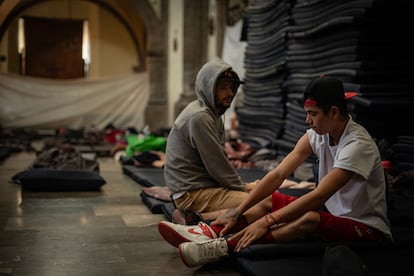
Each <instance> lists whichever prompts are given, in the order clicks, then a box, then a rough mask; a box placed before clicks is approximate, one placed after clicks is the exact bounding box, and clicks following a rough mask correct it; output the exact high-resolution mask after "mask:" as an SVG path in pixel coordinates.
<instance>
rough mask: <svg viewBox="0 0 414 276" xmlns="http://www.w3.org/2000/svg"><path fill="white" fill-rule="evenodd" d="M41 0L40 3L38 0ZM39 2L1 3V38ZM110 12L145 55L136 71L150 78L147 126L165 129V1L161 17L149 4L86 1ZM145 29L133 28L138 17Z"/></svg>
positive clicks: (7, 0)
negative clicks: (146, 73) (14, 22)
mask: <svg viewBox="0 0 414 276" xmlns="http://www.w3.org/2000/svg"><path fill="white" fill-rule="evenodd" d="M40 1H41V0H40ZM40 1H39V0H4V1H3V2H2V3H1V8H2V13H0V38H1V37H2V36H3V34H4V33H5V31H6V30H7V28H8V27H9V25H10V23H11V22H12V20H13V19H14V18H15V17H16V16H18V14H20V13H21V12H22V11H23V10H25V9H27V8H28V7H30V6H32V5H34V4H38V3H39V2H40ZM85 1H89V2H93V3H95V4H97V5H99V6H102V7H105V8H107V9H108V10H110V11H111V12H112V13H113V14H114V15H115V16H117V17H118V18H120V19H121V21H122V23H123V24H124V25H125V27H126V29H127V30H128V31H129V32H130V34H131V36H132V37H133V40H134V42H135V43H136V48H137V51H142V52H144V56H143V57H142V60H140V64H143V66H141V67H140V68H138V70H139V71H147V72H148V74H149V76H150V90H151V91H150V95H151V96H150V100H149V103H148V106H147V111H146V123H147V124H148V125H149V127H150V128H151V129H157V128H159V127H165V126H166V122H167V116H168V112H167V109H168V108H167V106H168V103H167V86H166V85H167V81H166V80H167V71H166V68H167V46H166V45H167V33H166V30H167V23H168V0H161V1H160V3H161V14H162V16H160V18H158V16H157V15H156V13H155V12H154V10H153V8H152V6H151V4H150V3H149V2H148V1H142V0H134V1H117V0H103V1H97V0H85ZM138 17H139V18H141V20H142V23H143V24H144V26H145V34H142V33H140V30H139V29H137V28H136V26H137V25H138V24H136V20H137V18H138Z"/></svg>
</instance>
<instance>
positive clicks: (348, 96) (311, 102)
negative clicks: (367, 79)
mask: <svg viewBox="0 0 414 276" xmlns="http://www.w3.org/2000/svg"><path fill="white" fill-rule="evenodd" d="M355 96H358V93H357V92H345V96H344V98H345V100H349V99H351V98H353V97H355ZM303 105H304V106H317V105H318V103H317V101H315V100H311V99H307V100H305V102H304V103H303Z"/></svg>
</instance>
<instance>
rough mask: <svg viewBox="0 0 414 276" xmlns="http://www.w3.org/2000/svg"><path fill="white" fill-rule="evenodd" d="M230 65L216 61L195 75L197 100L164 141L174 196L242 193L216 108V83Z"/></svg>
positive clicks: (206, 65) (180, 116)
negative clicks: (199, 191)
mask: <svg viewBox="0 0 414 276" xmlns="http://www.w3.org/2000/svg"><path fill="white" fill-rule="evenodd" d="M229 69H231V66H230V65H229V64H227V63H225V62H224V61H223V60H221V59H219V58H215V59H213V60H212V61H210V62H208V63H206V64H205V65H204V66H203V67H202V68H201V69H200V71H199V72H198V74H197V79H196V84H195V90H196V94H197V100H195V101H193V102H191V103H190V104H188V105H187V107H186V108H185V109H184V110H183V111H182V112H181V114H180V115H179V116H178V117H177V119H176V120H175V122H174V125H173V126H172V128H171V131H170V134H169V136H168V139H167V148H166V162H165V167H164V176H165V181H166V184H167V186H168V187H169V188H170V189H171V191H172V192H173V193H176V192H182V191H191V190H197V189H201V188H211V187H226V188H229V189H234V190H242V191H244V190H245V187H244V183H243V182H242V180H241V178H240V176H239V175H238V174H237V173H236V170H235V169H234V167H233V165H232V164H231V163H230V161H229V160H228V157H227V154H226V152H225V150H224V142H225V140H224V139H225V138H224V137H225V136H224V124H223V119H222V117H221V115H222V114H221V113H222V112H221V111H220V110H218V109H216V107H215V84H216V81H217V79H218V77H219V75H220V74H221V73H223V72H224V71H227V70H229Z"/></svg>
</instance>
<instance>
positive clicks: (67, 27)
mask: <svg viewBox="0 0 414 276" xmlns="http://www.w3.org/2000/svg"><path fill="white" fill-rule="evenodd" d="M82 32H83V20H74V19H50V18H36V17H24V39H25V48H26V49H25V57H24V59H23V60H22V68H23V70H22V71H23V72H22V73H23V74H25V75H27V76H34V77H43V78H56V79H70V78H82V77H84V75H85V73H84V62H83V59H82Z"/></svg>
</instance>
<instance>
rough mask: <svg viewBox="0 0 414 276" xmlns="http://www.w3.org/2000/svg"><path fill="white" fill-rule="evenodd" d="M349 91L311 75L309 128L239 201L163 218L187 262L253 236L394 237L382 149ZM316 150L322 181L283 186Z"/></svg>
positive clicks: (211, 257) (276, 239) (236, 247)
mask: <svg viewBox="0 0 414 276" xmlns="http://www.w3.org/2000/svg"><path fill="white" fill-rule="evenodd" d="M348 96H349V94H347V93H344V87H343V84H342V82H341V81H340V80H338V79H336V78H332V77H328V76H322V77H319V78H316V79H314V80H312V81H311V82H310V84H309V85H308V86H307V88H306V90H305V93H304V96H303V106H304V110H305V112H306V123H307V124H308V125H309V127H310V128H309V129H308V130H307V131H306V133H305V134H304V135H303V136H302V137H301V138H300V139H299V141H298V142H297V143H296V145H295V147H294V148H293V150H292V151H291V152H290V153H289V154H288V155H287V156H286V157H285V158H284V159H283V160H282V161H281V162H280V164H279V165H278V166H277V167H276V168H274V169H273V170H272V171H270V172H268V173H267V174H266V176H264V177H263V178H262V179H261V180H260V181H259V182H258V183H257V184H256V186H255V187H254V188H253V190H252V191H250V192H249V193H248V195H247V196H246V198H245V199H244V200H243V202H242V203H241V204H240V205H238V206H237V207H236V208H229V209H227V210H226V211H225V212H224V213H223V214H221V215H219V216H218V217H217V218H216V219H215V220H214V221H213V222H211V223H210V225H208V224H207V223H205V222H200V223H199V224H198V225H193V226H188V225H179V224H174V223H171V222H167V221H161V222H160V223H159V224H158V230H159V232H160V234H161V235H162V237H163V238H164V239H165V240H166V241H167V242H169V243H170V244H172V245H173V246H176V247H178V248H179V253H180V256H181V258H182V260H183V262H184V263H185V264H186V265H187V266H190V267H194V266H198V265H202V264H205V263H209V262H216V261H218V260H220V259H221V258H222V257H224V256H229V255H230V254H232V253H233V252H239V251H240V250H242V249H243V248H246V247H247V246H249V245H251V244H253V243H256V244H257V243H284V242H290V241H299V240H309V239H319V240H323V241H332V242H347V241H382V240H384V241H392V240H393V237H392V234H391V230H390V222H389V220H388V218H387V204H386V183H385V175H384V170H383V168H382V165H381V156H380V153H379V150H378V147H377V145H376V143H375V141H374V140H373V138H372V137H371V136H370V135H369V133H368V131H367V130H366V129H365V128H364V127H362V126H361V125H360V124H358V123H356V122H355V121H353V120H352V118H351V116H350V115H349V114H348V110H347V103H346V100H347V98H348ZM312 154H314V155H316V157H317V158H318V159H319V172H318V185H317V186H316V187H315V188H314V189H313V190H311V191H310V192H308V193H306V194H305V195H302V196H300V197H293V196H289V195H285V194H282V193H280V192H278V191H277V190H278V188H279V187H280V185H281V184H282V183H283V181H284V180H285V179H286V178H287V177H288V176H289V175H291V174H292V173H293V171H294V170H295V169H296V168H297V167H298V166H299V165H300V164H302V163H303V162H305V161H306V160H307V159H308V158H309V157H310V156H311V155H312Z"/></svg>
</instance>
